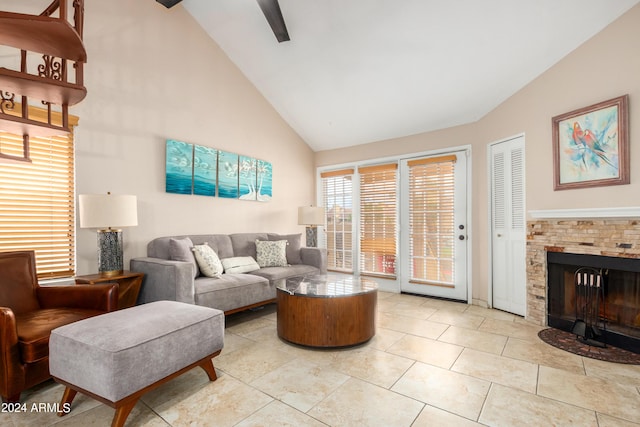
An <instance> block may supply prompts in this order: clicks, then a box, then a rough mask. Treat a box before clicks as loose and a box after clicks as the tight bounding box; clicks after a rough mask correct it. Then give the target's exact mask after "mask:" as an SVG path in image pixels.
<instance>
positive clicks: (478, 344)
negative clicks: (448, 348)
mask: <svg viewBox="0 0 640 427" xmlns="http://www.w3.org/2000/svg"><path fill="white" fill-rule="evenodd" d="M438 341H443V342H447V343H449V344H456V345H460V346H463V347H469V348H473V349H475V350H480V351H486V352H487V353H494V354H501V353H502V351H503V350H504V346H505V344H506V343H507V337H505V336H504V335H496V334H492V333H490V332H482V331H477V330H474V329H467V328H461V327H458V326H450V327H449V328H448V329H447V330H446V331H444V333H443V334H442V335H440V338H438Z"/></svg>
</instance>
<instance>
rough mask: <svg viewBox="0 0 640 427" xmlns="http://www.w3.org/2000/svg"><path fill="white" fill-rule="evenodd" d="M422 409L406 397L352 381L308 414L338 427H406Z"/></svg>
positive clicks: (365, 383) (363, 382)
mask: <svg viewBox="0 0 640 427" xmlns="http://www.w3.org/2000/svg"><path fill="white" fill-rule="evenodd" d="M381 402H384V404H381ZM423 406H424V404H423V403H421V402H418V401H416V400H413V399H410V398H408V397H406V396H402V395H399V394H397V393H394V392H392V391H389V390H386V389H384V388H381V387H378V386H375V385H373V384H369V383H367V382H365V381H361V380H358V379H354V378H352V379H350V380H349V381H347V382H346V383H344V384H343V385H342V386H340V388H338V389H337V390H336V391H335V392H334V393H332V394H331V395H330V396H329V397H327V398H326V399H324V400H323V401H322V402H320V403H319V404H318V405H316V406H315V407H314V408H313V409H311V410H310V411H309V412H308V413H307V414H308V415H310V416H312V417H313V418H315V419H317V420H319V421H321V422H323V423H325V424H327V425H330V426H335V427H349V426H354V427H361V426H385V427H392V426H405V427H406V426H410V425H411V423H412V422H413V420H415V418H416V417H417V416H418V414H419V413H420V411H421V410H422V407H423Z"/></svg>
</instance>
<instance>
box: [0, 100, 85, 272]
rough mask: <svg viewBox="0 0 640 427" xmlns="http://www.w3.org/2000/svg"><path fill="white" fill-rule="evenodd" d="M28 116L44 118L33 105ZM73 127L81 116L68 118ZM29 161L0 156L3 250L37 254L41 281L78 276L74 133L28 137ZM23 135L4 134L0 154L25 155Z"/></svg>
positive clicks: (0, 138) (0, 237)
mask: <svg viewBox="0 0 640 427" xmlns="http://www.w3.org/2000/svg"><path fill="white" fill-rule="evenodd" d="M30 110H31V111H30V113H29V114H30V116H32V117H33V115H34V114H36V115H37V114H46V111H45V110H41V109H35V108H33V109H32V108H31V107H30ZM69 121H70V125H72V126H73V125H76V124H77V117H70V120H69ZM29 147H30V154H31V162H17V161H16V162H10V161H7V160H5V159H2V158H0V251H17V250H34V251H35V252H36V261H37V263H36V268H37V271H38V277H39V278H43V279H44V278H57V277H71V276H73V275H74V274H75V203H74V200H75V199H74V197H75V195H74V148H73V134H72V133H71V134H69V135H62V136H54V137H46V138H45V137H31V138H30V144H29ZM22 149H23V148H22V135H14V134H8V133H3V132H1V131H0V153H2V154H7V155H14V156H21V155H22Z"/></svg>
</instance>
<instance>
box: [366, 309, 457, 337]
mask: <svg viewBox="0 0 640 427" xmlns="http://www.w3.org/2000/svg"><path fill="white" fill-rule="evenodd" d="M377 321H378V327H380V328H385V329H391V330H393V331H398V332H404V333H407V334H411V335H417V336H420V337H425V338H432V339H437V338H438V337H439V336H440V335H442V333H443V332H444V331H445V330H446V329H447V328H448V325H445V324H443V323H437V322H431V321H429V320H422V319H415V318H413V317H408V316H398V315H394V314H389V313H378V318H377Z"/></svg>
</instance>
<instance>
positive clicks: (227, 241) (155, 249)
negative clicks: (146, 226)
mask: <svg viewBox="0 0 640 427" xmlns="http://www.w3.org/2000/svg"><path fill="white" fill-rule="evenodd" d="M185 237H189V238H190V239H191V241H192V242H193V244H194V245H202V244H204V243H208V244H209V246H211V247H212V248H213V250H214V251H216V253H217V254H218V256H219V257H220V258H228V257H232V256H235V255H234V253H233V246H232V245H231V238H230V237H229V236H228V235H227V234H191V235H188V236H170V237H158V238H155V239H153V240H152V241H150V242H149V243H148V244H147V256H148V257H151V258H161V259H171V256H170V254H169V241H170V240H171V239H183V238H185Z"/></svg>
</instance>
